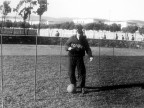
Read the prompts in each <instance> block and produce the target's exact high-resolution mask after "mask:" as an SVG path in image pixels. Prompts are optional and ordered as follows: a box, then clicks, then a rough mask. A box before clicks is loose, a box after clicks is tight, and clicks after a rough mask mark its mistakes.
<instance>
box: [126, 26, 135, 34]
mask: <svg viewBox="0 0 144 108" xmlns="http://www.w3.org/2000/svg"><path fill="white" fill-rule="evenodd" d="M127 30H128V32H129V33H135V32H136V31H137V30H138V27H137V26H127Z"/></svg>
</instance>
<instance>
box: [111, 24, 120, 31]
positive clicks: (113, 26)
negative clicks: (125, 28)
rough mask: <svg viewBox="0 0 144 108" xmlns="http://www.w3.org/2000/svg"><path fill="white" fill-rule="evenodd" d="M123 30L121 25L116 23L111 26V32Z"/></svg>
mask: <svg viewBox="0 0 144 108" xmlns="http://www.w3.org/2000/svg"><path fill="white" fill-rule="evenodd" d="M120 30H121V25H117V24H116V23H113V24H112V25H110V31H111V32H116V31H120Z"/></svg>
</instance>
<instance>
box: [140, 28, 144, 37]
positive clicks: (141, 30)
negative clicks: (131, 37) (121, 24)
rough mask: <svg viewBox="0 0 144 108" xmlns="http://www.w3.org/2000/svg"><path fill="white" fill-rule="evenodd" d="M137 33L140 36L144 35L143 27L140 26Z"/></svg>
mask: <svg viewBox="0 0 144 108" xmlns="http://www.w3.org/2000/svg"><path fill="white" fill-rule="evenodd" d="M139 33H140V34H141V35H143V34H144V26H142V27H140V28H139Z"/></svg>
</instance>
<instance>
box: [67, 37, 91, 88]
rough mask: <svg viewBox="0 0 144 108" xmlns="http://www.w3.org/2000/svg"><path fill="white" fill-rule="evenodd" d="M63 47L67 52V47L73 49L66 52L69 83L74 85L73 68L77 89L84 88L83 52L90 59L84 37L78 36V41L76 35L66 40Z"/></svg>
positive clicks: (89, 52) (89, 51)
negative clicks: (76, 74)
mask: <svg viewBox="0 0 144 108" xmlns="http://www.w3.org/2000/svg"><path fill="white" fill-rule="evenodd" d="M65 46H66V47H65V49H66V51H68V48H69V47H72V48H73V49H72V50H70V51H69V52H68V56H69V60H68V61H69V64H68V65H69V66H68V68H69V72H68V75H69V77H70V82H71V83H72V84H76V76H75V68H76V67H77V70H78V83H79V87H85V79H86V69H85V65H84V60H83V57H84V56H85V51H86V53H87V54H88V56H89V57H92V52H91V49H90V47H89V44H88V42H87V39H86V37H85V36H80V39H79V40H78V39H77V37H76V35H73V36H72V37H70V38H69V39H68V41H67V42H66V44H65Z"/></svg>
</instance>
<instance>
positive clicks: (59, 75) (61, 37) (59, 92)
mask: <svg viewBox="0 0 144 108" xmlns="http://www.w3.org/2000/svg"><path fill="white" fill-rule="evenodd" d="M61 55H62V37H60V75H59V93H60V88H61V87H60V85H61Z"/></svg>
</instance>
